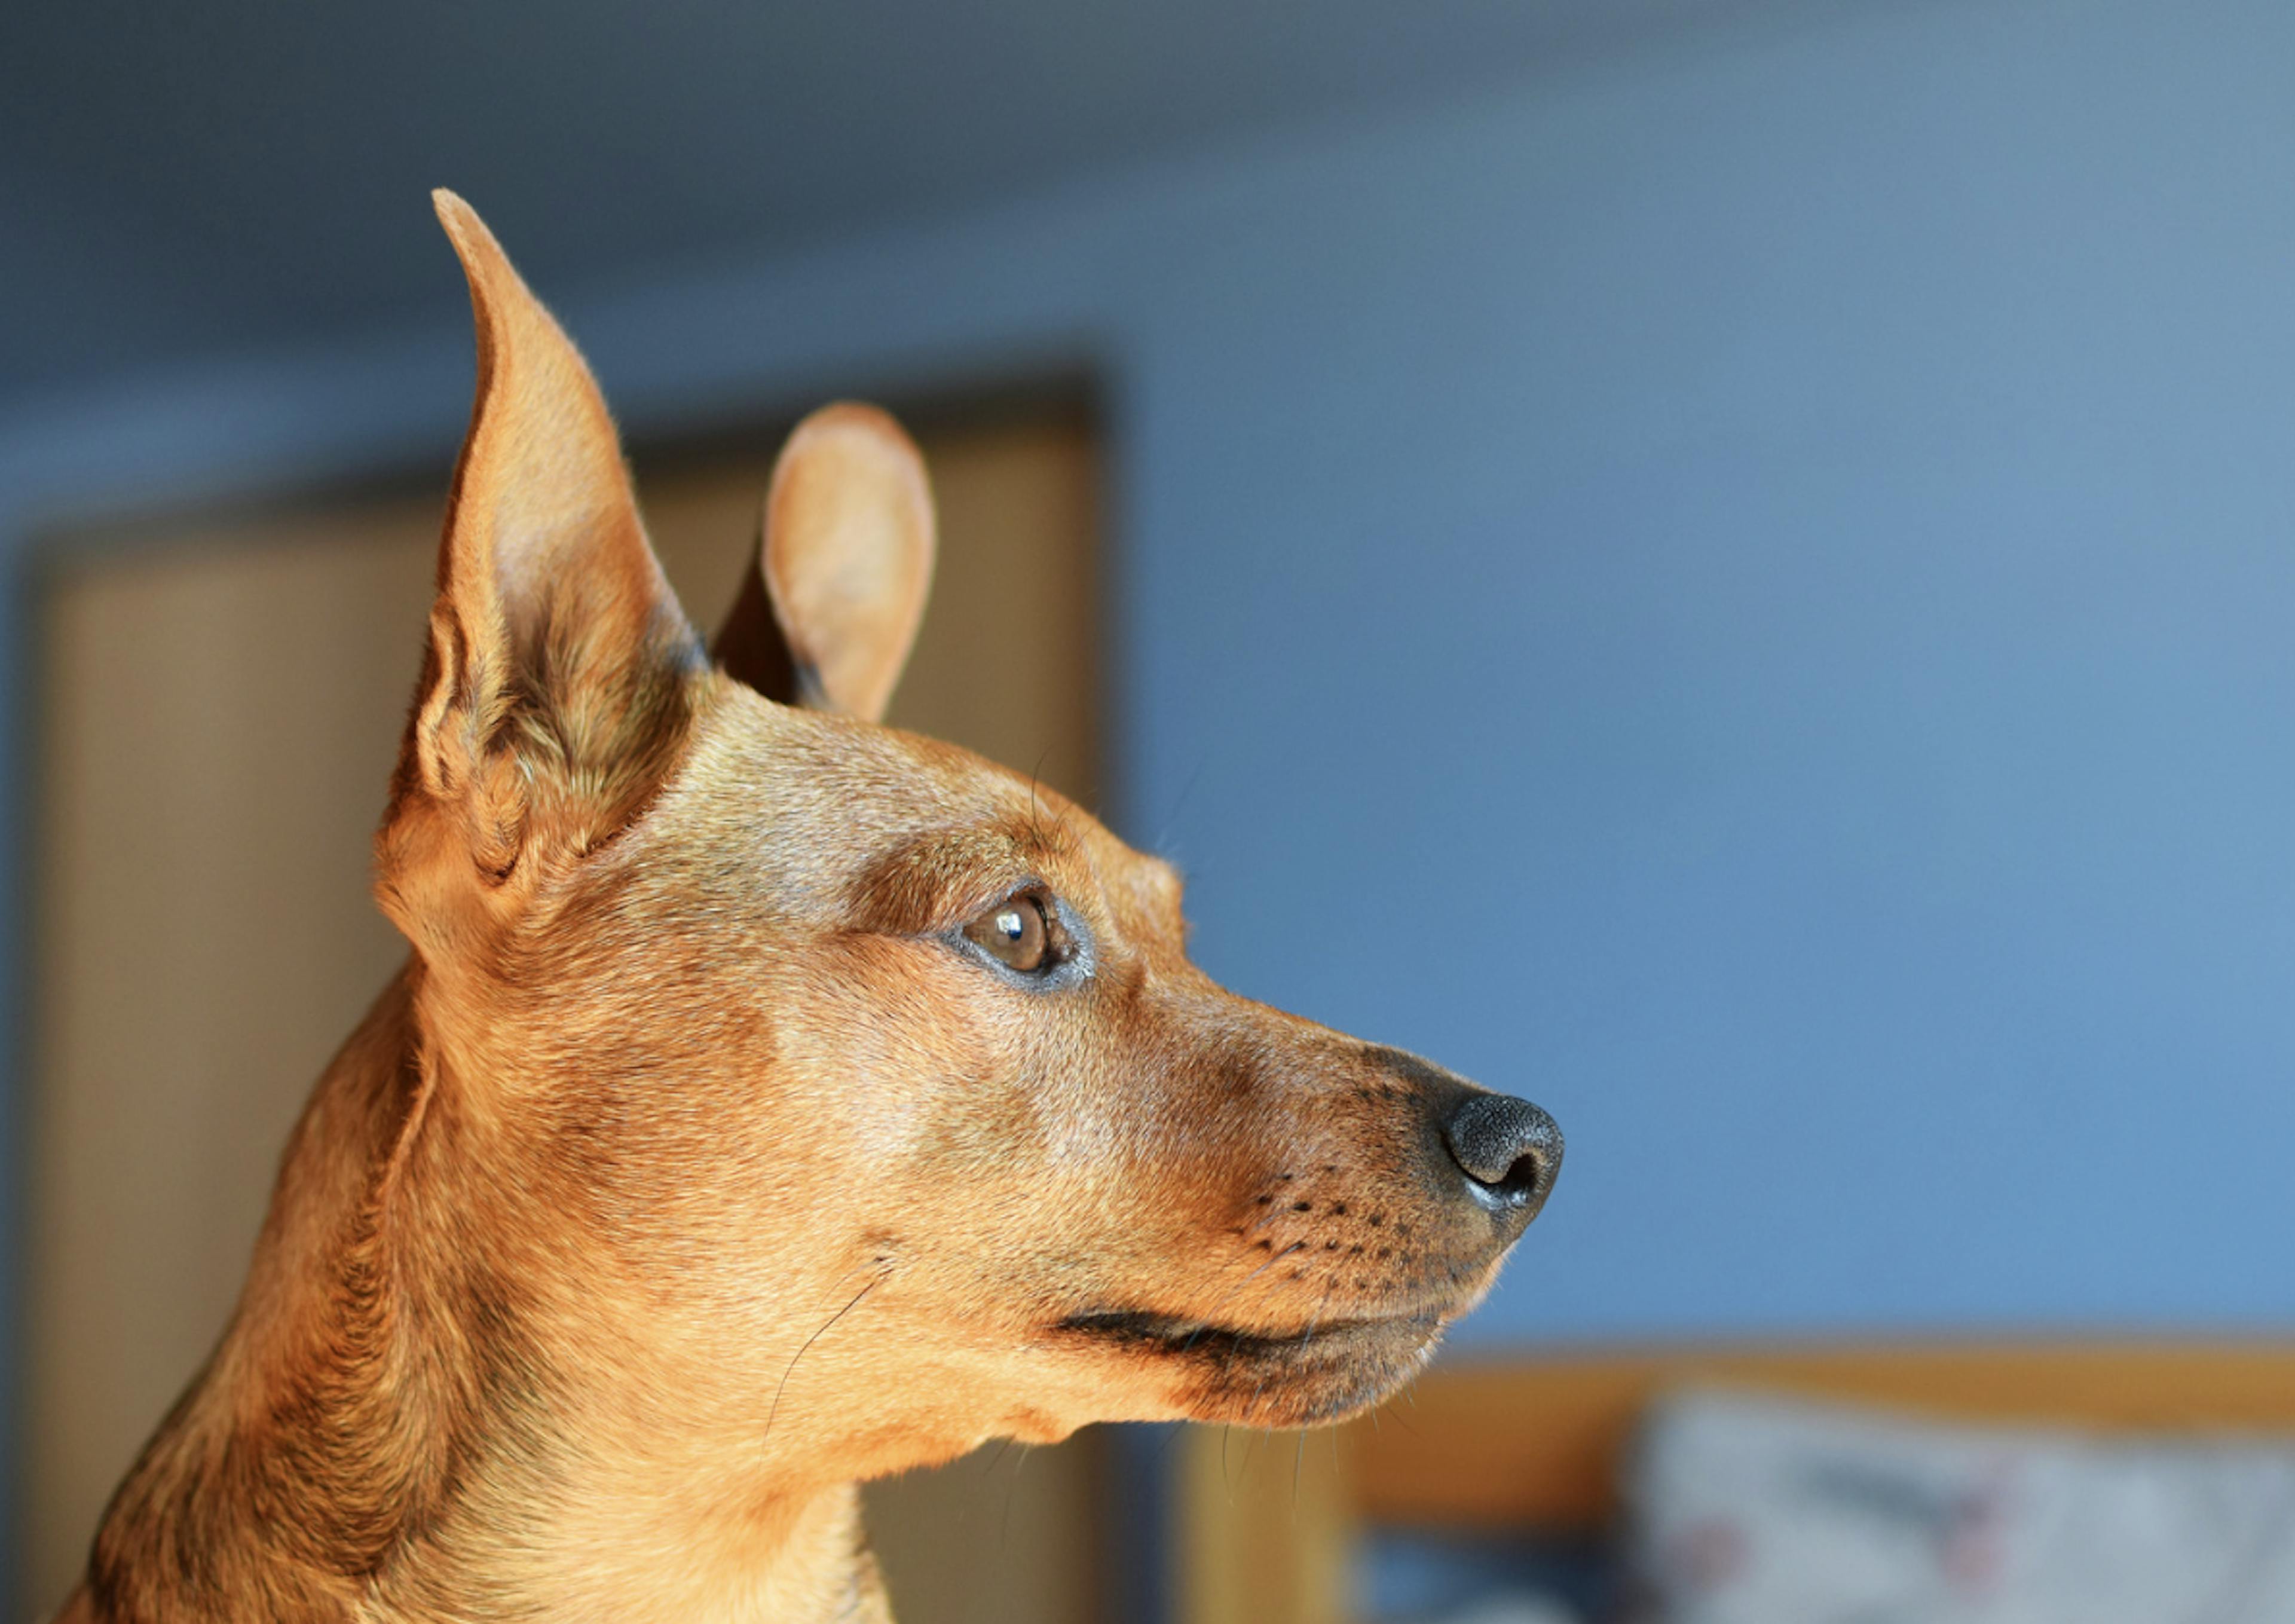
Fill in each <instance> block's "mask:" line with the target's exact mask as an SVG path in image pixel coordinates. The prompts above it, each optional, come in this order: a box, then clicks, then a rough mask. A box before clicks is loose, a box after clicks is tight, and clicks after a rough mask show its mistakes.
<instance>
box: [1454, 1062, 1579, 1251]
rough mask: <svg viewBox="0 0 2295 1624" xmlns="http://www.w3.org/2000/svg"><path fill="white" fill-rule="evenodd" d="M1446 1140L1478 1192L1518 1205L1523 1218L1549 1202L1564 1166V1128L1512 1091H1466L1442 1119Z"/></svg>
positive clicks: (1485, 1197) (1497, 1201)
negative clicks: (1547, 1199)
mask: <svg viewBox="0 0 2295 1624" xmlns="http://www.w3.org/2000/svg"><path fill="white" fill-rule="evenodd" d="M1442 1143H1443V1144H1444V1145H1446V1146H1448V1147H1450V1159H1451V1160H1452V1161H1453V1162H1456V1163H1458V1168H1459V1171H1462V1172H1464V1173H1465V1174H1466V1177H1467V1179H1469V1180H1471V1181H1472V1183H1473V1186H1474V1193H1475V1194H1476V1195H1477V1196H1481V1197H1482V1199H1483V1200H1484V1201H1486V1202H1491V1203H1493V1204H1498V1205H1500V1206H1504V1207H1507V1208H1508V1209H1518V1210H1519V1211H1518V1213H1517V1215H1518V1216H1519V1217H1520V1219H1521V1221H1523V1222H1524V1223H1527V1222H1529V1221H1530V1220H1531V1217H1533V1216H1535V1215H1536V1213H1537V1212H1538V1209H1539V1208H1540V1207H1541V1206H1543V1205H1545V1204H1546V1197H1547V1194H1548V1191H1550V1190H1552V1189H1553V1188H1554V1179H1555V1175H1556V1173H1558V1172H1560V1171H1562V1130H1561V1129H1559V1128H1557V1127H1556V1126H1555V1125H1554V1119H1553V1118H1552V1117H1550V1116H1548V1115H1547V1114H1546V1113H1545V1112H1543V1111H1541V1110H1540V1109H1539V1108H1538V1107H1537V1106H1533V1105H1531V1103H1530V1101H1528V1100H1526V1099H1516V1098H1515V1097H1514V1096H1513V1095H1511V1094H1484V1093H1474V1094H1469V1095H1467V1096H1466V1098H1464V1099H1462V1100H1460V1101H1459V1102H1458V1104H1457V1105H1456V1106H1453V1107H1452V1108H1451V1111H1450V1115H1449V1116H1448V1117H1446V1118H1445V1119H1444V1120H1443V1122H1442Z"/></svg>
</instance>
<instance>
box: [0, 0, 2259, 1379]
mask: <svg viewBox="0 0 2295 1624" xmlns="http://www.w3.org/2000/svg"><path fill="white" fill-rule="evenodd" d="M2291 86H2295V12H2291V11H2289V10H2287V9H2286V8H2284V7H2283V6H2279V5H2276V4H2266V3H2264V0H2140V3H2139V0H2094V3H2090V4H2070V3H2065V4H2054V3H2050V0H1997V3H1987V4H1977V3H1975V0H1965V3H1963V0H1929V3H1925V4H1901V5H1874V6H1870V7H1867V8H1865V9H1863V10H1862V11H1858V12H1834V13H1832V14H1830V15H1829V16H1827V17H1825V18H1822V19H1819V18H1814V17H1812V18H1809V19H1805V20H1799V21H1786V20H1774V21H1772V22H1770V23H1768V24H1766V25H1758V26H1757V25H1746V26H1744V27H1739V28H1736V29H1719V28H1717V29H1711V30H1707V31H1704V32H1703V33H1699V34H1696V35H1695V36H1694V37H1681V38H1678V39H1675V40H1673V41H1671V42H1653V43H1649V44H1647V45H1644V46H1642V47H1640V48H1638V49H1637V50H1634V51H1631V52H1623V53H1606V54H1601V55H1597V56H1589V57H1586V58H1582V59H1579V60H1574V61H1569V62H1567V63H1564V64H1561V65H1558V66H1557V67H1556V69H1554V70H1553V71H1552V72H1551V73H1549V74H1548V75H1547V76H1546V77H1544V78H1540V79H1538V80H1534V81H1532V82H1529V83H1526V84H1524V85H1523V86H1521V87H1520V88H1519V89H1518V90H1517V91H1516V92H1515V93H1513V94H1508V95H1506V96H1502V97H1498V98H1486V99H1483V100H1481V101H1478V102H1475V103H1474V104H1473V105H1471V106H1466V107H1461V108H1454V109H1452V110H1449V111H1445V112H1442V113H1439V114H1433V115H1429V114H1419V115H1416V116H1413V117H1411V118H1408V119H1404V120H1400V121H1395V122H1390V123H1386V124H1384V125H1380V126H1376V127H1374V126H1352V127H1344V128H1340V127H1325V128H1322V129H1320V130H1317V131H1312V132H1303V133H1300V134H1297V135H1294V136H1293V137H1291V138H1289V139H1288V140H1286V141H1285V142H1281V143H1272V144H1262V145H1260V146H1258V147H1255V148H1254V149H1253V150H1252V151H1248V152H1246V153H1242V154H1227V155H1218V156H1214V155H1205V156H1203V157H1201V158H1198V159H1190V160H1188V161H1185V162H1174V163H1167V164H1164V165H1160V166H1157V167H1153V168H1147V169H1139V170H1133V171H1130V172H1127V173H1126V174H1125V175H1123V176H1121V177H1117V178H1115V179H1112V180H1104V181H1103V182H1101V183H1099V184H1093V185H1091V186H1089V187H1081V186H1080V187H1076V188H1073V189H1070V190H1068V191H1066V192H1058V193H1055V194H1050V195H1043V196H1038V197H1034V198H1032V199H1029V200H1025V201H1023V202H1018V203H1015V204H1013V205H1010V206H1009V207H1006V208H1000V209H997V210H994V211H991V212H987V213H982V214H975V215H971V216H966V217H963V218H960V219H957V220H952V221H943V222H939V223H933V224H919V225H916V226H912V227H909V228H904V229H900V230H891V231H886V232H883V233H876V234H874V235H870V236H868V237H865V238H857V239H853V240H849V241H844V242H841V243H838V244H836V245H833V246H831V247H829V248H826V249H821V250H819V251H817V252H813V253H810V254H807V255H804V256H802V257H796V258H789V259H781V260H776V261H773V262H771V263H766V264H760V265H723V266H716V267H706V268H701V269H697V271H696V272H695V273H694V274H692V275H691V276H690V277H688V278H686V279H685V280H683V281H682V282H678V283H676V284H675V285H665V286H659V287H654V288H650V289H647V290H641V291H635V292H633V291H629V290H621V291H613V290H592V293H591V296H590V297H587V298H584V297H583V296H582V293H581V290H549V289H545V290H544V292H545V295H546V296H553V297H554V302H556V303H557V304H558V305H559V306H560V308H561V310H562V312H563V314H565V315H566V317H567V318H568V322H569V325H571V326H572V327H573V329H574V331H576V334H577V335H578V336H580V337H581V338H582V339H584V342H585V345H586V347H588V348H589V349H590V351H591V353H592V355H593V357H594V358H595V359H596V360H597V362H598V363H599V367H600V371H601V372H602V373H603V375H604V377H605V379H606V383H607V388H608V394H609V395H611V396H614V397H615V399H616V400H617V404H619V405H620V407H621V409H622V412H623V414H624V417H625V420H627V421H630V422H632V423H633V425H637V426H641V427H644V426H658V425H662V424H666V423H670V422H673V421H675V420H681V419H694V418H699V417H704V416H706V415H707V414H708V413H709V412H711V411H712V410H714V409H715V408H717V407H719V406H722V405H729V404H734V403H741V402H752V401H755V400H757V399H759V398H761V397H762V398H766V399H772V400H782V399H787V398H790V397H793V396H801V395H804V394H808V393H812V392H815V391H819V392H823V393H828V392H836V393H845V392H851V391H853V390H855V389H858V388H866V387H869V386H870V385H872V384H877V385H882V384H885V383H887V382H893V381H911V382H912V381H914V380H916V379H919V378H929V377H950V378H955V377H961V376H965V375H967V374H968V373H976V372H978V371H982V370H984V369H986V370H1009V369H1010V368H1012V367H1014V366H1016V365H1025V362H1026V359H1027V358H1028V357H1031V356H1035V357H1045V358H1055V359H1067V358H1071V357H1074V356H1076V355H1088V356H1090V357H1094V358H1096V359H1097V360H1098V362H1100V363H1102V364H1103V365H1104V366H1105V368H1106V369H1107V372H1106V375H1107V379H1108V382H1109V386H1110V395H1109V399H1110V404H1111V409H1112V414H1113V427H1114V428H1115V433H1116V437H1117V438H1116V445H1117V450H1118V453H1119V457H1120V465H1119V468H1118V476H1119V477H1118V481H1117V488H1116V491H1115V497H1116V502H1117V509H1116V513H1117V518H1118V519H1119V521H1120V526H1121V535H1120V540H1121V543H1122V552H1121V557H1120V559H1119V560H1118V563H1119V569H1118V577H1119V580H1118V587H1119V592H1120V594H1121V596H1120V600H1119V610H1120V624H1119V626H1118V628H1117V630H1118V633H1119V639H1118V648H1117V649H1116V651H1115V658H1116V670H1117V675H1118V682H1117V699H1118V707H1119V718H1118V720H1119V725H1120V730H1121V734H1122V737H1123V739H1124V741H1125V744H1124V756H1123V760H1122V761H1121V762H1120V763H1119V768H1120V773H1121V780H1122V784H1123V791H1122V795H1121V798H1120V804H1118V805H1116V806H1115V808H1113V809H1112V810H1113V812H1114V815H1115V820H1116V821H1117V823H1118V824H1119V826H1120V827H1122V828H1123V829H1124V830H1125V831H1126V832H1127V833H1129V834H1131V836H1133V837H1134V838H1136V839H1139V840H1141V841H1143V842H1160V843H1161V844H1162V845H1164V847H1165V848H1166V849H1167V850H1169V851H1170V852H1172V853H1173V854H1175V855H1176V856H1178V857H1179V858H1180V860H1181V861H1182V862H1183V863H1184V864H1185V865H1186V866H1187V868H1188V869H1189V870H1190V871H1191V874H1192V885H1191V899H1192V902H1193V907H1194V910H1195V913H1196V915H1197V920H1198V925H1199V932H1198V943H1199V949H1200V957H1201V958H1202V959H1203V960H1204V961H1205V964H1206V965H1207V966H1208V967H1210V968H1211V969H1212V970H1213V972H1214V973H1216V974H1218V975H1221V976H1222V977H1223V978H1225V979H1227V980H1229V981H1230V982H1231V983H1234V984H1236V985H1237V986H1238V987H1239V988H1241V989H1243V990H1245V991H1247V992H1252V993H1254V994H1256V995H1259V996H1262V997H1265V998H1268V999H1270V1000H1273V1001H1276V1002H1280V1003H1285V1004H1288V1005H1290V1006H1293V1007H1295V1008H1300V1009H1302V1010H1303V1011H1304V1012H1306V1013H1309V1014H1311V1015H1314V1016H1319V1017H1321V1018H1324V1019H1327V1020H1330V1021H1332V1022H1334V1023H1336V1024H1343V1025H1345V1026H1348V1027H1350V1028H1352V1029H1354V1030H1357V1031H1360V1032H1365V1033H1367V1034H1369V1035H1374V1036H1376V1037H1379V1038H1383V1039H1386V1040H1389V1041H1396V1042H1400V1043H1402V1044H1405V1045H1407V1046H1409V1047H1412V1048H1416V1049H1423V1050H1425V1052H1427V1053H1429V1054H1431V1055H1433V1056H1435V1057H1438V1058H1441V1059H1442V1060H1444V1061H1446V1062H1449V1063H1450V1064H1452V1065H1457V1066H1459V1067H1460V1068H1462V1069H1466V1070H1468V1071H1470V1072H1472V1073H1475V1074H1477V1075H1479V1076H1481V1077H1482V1078H1483V1079H1485V1080H1487V1081H1491V1082H1493V1083H1496V1084H1499V1085H1502V1086H1505V1087H1507V1088H1510V1089H1519V1090H1521V1091H1523V1092H1526V1093H1528V1094H1530V1095H1531V1096H1532V1097H1533V1098H1538V1099H1540V1101H1541V1102H1543V1103H1545V1104H1547V1105H1548V1106H1550V1107H1552V1108H1553V1109H1554V1111H1555V1112H1556V1114H1557V1115H1558V1116H1559V1117H1560V1118H1561V1120H1562V1122H1563V1123H1564V1128H1565V1129H1566V1130H1567V1131H1568V1133H1569V1135H1570V1141H1571V1152H1570V1162H1569V1167H1568V1171H1567V1172H1566V1173H1565V1175H1564V1181H1563V1184H1562V1187H1561V1189H1560V1191H1559V1193H1558V1195H1557V1196H1556V1200H1555V1203H1554V1204H1553V1206H1552V1207H1551V1208H1550V1209H1549V1212H1548V1216H1547V1217H1546V1218H1544V1219H1543V1220H1541V1221H1540V1225H1539V1226H1538V1228H1536V1229H1534V1230H1533V1231H1532V1233H1531V1238H1530V1240H1529V1241H1528V1242H1527V1243H1526V1245H1525V1248H1524V1251H1523V1255H1522V1257H1521V1258H1520V1259H1519V1260H1518V1261H1517V1262H1516V1264H1515V1266H1514V1268H1513V1269H1512V1271H1511V1273H1510V1275H1509V1277H1508V1278H1507V1282H1506V1284H1505V1285H1504V1286H1503V1287H1502V1288H1501V1290H1500V1292H1499V1295H1498V1296H1497V1297H1496V1298H1495V1299H1494V1300H1493V1302H1492V1303H1491V1306H1490V1308H1489V1309H1488V1310H1485V1312H1484V1313H1483V1314H1482V1316H1481V1317H1480V1318H1478V1319H1477V1320H1475V1321H1474V1322H1472V1323H1471V1325H1470V1326H1469V1327H1468V1328H1467V1330H1466V1333H1465V1335H1466V1340H1468V1341H1470V1342H1478V1343H1483V1344H1487V1343H1491V1342H1498V1341H1506V1340H1519V1339H1549V1338H1587V1337H1605V1336H1620V1335H1633V1334H1644V1333H1696V1332H1706V1331H1715V1330H1727V1331H1755V1330H1760V1329H1765V1328H1778V1329H1795V1328H1808V1327H1842V1328H1858V1327H1895V1326H1969V1325H1980V1324H1981V1325H1994V1326H2068V1325H2085V1324H2096V1325H2105V1326H2118V1325H2124V1324H2132V1323H2160V1324H2174V1325H2206V1326H2245V1325H2253V1326H2275V1327H2280V1328H2286V1327H2289V1326H2295V1270H2290V1269H2287V1268H2285V1267H2284V1266H2283V1264H2282V1262H2281V1260H2280V1257H2279V1255H2278V1253H2279V1243H2280V1241H2281V1239H2282V1237H2283V1236H2285V1235H2287V1234H2288V1233H2289V1232H2290V1231H2291V1228H2295V1195H2291V1189H2295V1183H2291V1180H2290V1179H2289V1178H2288V1176H2287V1175H2286V1173H2285V1171H2283V1163H2284V1161H2285V1159H2286V1157H2287V1155H2288V1153H2289V1148H2290V1147H2295V845H2291V836H2295V94H2291V90H2290V87H2291ZM444 178H449V179H451V178H452V177H444ZM474 201H476V202H477V203H478V205H479V207H480V208H484V207H485V206H486V199H485V198H483V197H479V198H476V199H474ZM734 201H735V200H729V206H731V205H732V204H733V203H734ZM407 229H408V230H409V231H424V230H428V229H429V226H428V225H427V224H425V222H424V220H423V218H422V217H421V214H420V212H419V200H410V207H409V209H408V222H407ZM516 246H517V245H516V244H515V242H513V243H512V244H511V247H512V249H513V251H515V249H516ZM459 297H460V296H459V292H458V290H457V286H456V282H455V280H454V273H453V267H452V264H451V261H450V260H449V259H448V258H447V257H446V255H445V249H444V248H443V246H442V247H441V249H440V274H439V296H438V311H439V315H438V321H437V325H436V327H435V328H426V329H424V330H423V331H418V332H409V333H396V334H381V335H375V336H373V337H372V339H370V340H369V341H368V342H366V343H364V344H362V345H360V346H357V347H345V348H339V349H335V350H331V351H328V352H324V353H314V354H311V355H288V356H274V357H268V358H259V359H250V360H248V361H246V362H244V363H237V364H234V365H233V366H231V367H227V368H216V369H208V370H203V371H192V372H180V373H175V374H171V375H169V376H166V377H157V378H151V379H145V380H143V382H142V383H140V384H138V385H137V386H136V387H135V388H131V389H125V390H119V391H114V392H110V393H108V394H106V395H105V396H102V397H101V398H81V399H76V400H70V401H58V402H49V403H44V404H43V405H42V406H41V407H40V408H39V409H37V410H33V411H27V412H21V413H20V414H18V415H16V416H14V417H12V418H11V419H10V420H8V421H6V422H4V423H0V528H12V529H14V530H16V531H18V532H21V531H23V530H25V529H27V528H28V527H29V526H30V525H31V524H32V523H34V522H36V521H37V519H38V518H40V517H42V516H44V515H52V514H55V513H60V512H70V511H74V510H78V509H80V508H81V507H83V506H84V505H85V503H86V501H87V499H88V496H89V494H90V493H91V492H102V493H103V494H105V496H106V499H114V498H116V497H117V496H118V494H119V493H121V492H123V491H130V490H132V491H137V492H141V493H142V494H145V495H151V496H161V495H176V494H182V493H184V492H190V491H197V490H201V489H212V488H221V487H228V486H234V485H249V484H256V485H259V484H261V483H263V482H265V481H267V480H271V479H275V478H278V477H286V476H290V475H303V474H309V473H313V472H317V471H323V470H331V469H343V468H346V467H350V466H354V465H355V464H357V463H359V462H360V461H364V460H378V461H396V460H398V459H401V458H403V457H404V456H405V455H408V454H421V455H425V456H431V457H434V458H435V459H436V460H437V465H438V467H439V469H440V476H441V479H442V482H443V478H444V475H445V465H446V460H447V458H448V457H449V456H450V455H451V449H452V445H453V438H454V436H455V433H456V431H457V429H458V428H459V423H460V420H461V412H462V409H463V404H464V402H465V401H466V400H467V388H468V366H469V363H468V359H467V344H468V339H467V337H466V334H465V332H464V331H463V325H462V314H461V306H460V304H459Z"/></svg>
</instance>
